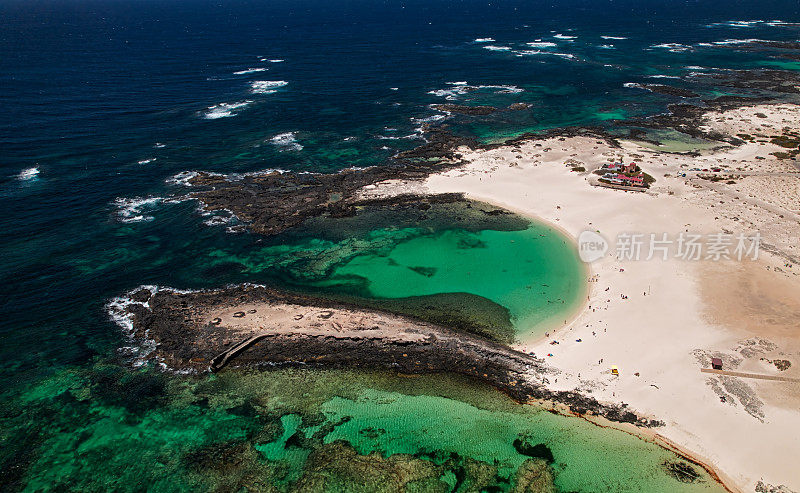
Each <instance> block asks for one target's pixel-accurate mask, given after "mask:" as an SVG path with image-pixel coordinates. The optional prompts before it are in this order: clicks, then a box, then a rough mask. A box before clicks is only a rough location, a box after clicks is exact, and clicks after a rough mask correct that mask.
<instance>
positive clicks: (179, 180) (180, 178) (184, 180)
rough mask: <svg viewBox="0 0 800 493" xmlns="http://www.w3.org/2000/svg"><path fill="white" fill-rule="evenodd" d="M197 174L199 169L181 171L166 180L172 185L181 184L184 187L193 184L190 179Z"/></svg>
mask: <svg viewBox="0 0 800 493" xmlns="http://www.w3.org/2000/svg"><path fill="white" fill-rule="evenodd" d="M196 176H197V171H181V172H180V173H178V174H176V175H174V176H171V177H169V178H167V179H166V180H165V181H166V183H168V184H170V185H181V186H184V187H190V186H192V185H191V184H190V183H189V180H191V179H192V178H194V177H196Z"/></svg>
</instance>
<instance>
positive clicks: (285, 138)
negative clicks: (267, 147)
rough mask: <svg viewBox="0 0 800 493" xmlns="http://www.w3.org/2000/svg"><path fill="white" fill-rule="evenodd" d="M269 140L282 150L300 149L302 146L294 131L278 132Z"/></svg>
mask: <svg viewBox="0 0 800 493" xmlns="http://www.w3.org/2000/svg"><path fill="white" fill-rule="evenodd" d="M269 141H270V142H271V143H272V144H273V145H275V146H276V147H279V148H280V149H281V150H282V151H302V150H303V146H302V145H301V144H300V143H299V142H297V134H296V133H295V132H285V133H282V134H278V135H276V136H274V137H272V138H271V139H269Z"/></svg>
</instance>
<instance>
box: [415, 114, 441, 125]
mask: <svg viewBox="0 0 800 493" xmlns="http://www.w3.org/2000/svg"><path fill="white" fill-rule="evenodd" d="M445 118H447V117H446V116H445V115H431V116H426V117H422V118H412V119H411V121H412V122H414V123H423V124H424V123H434V122H438V121H441V120H444V119H445Z"/></svg>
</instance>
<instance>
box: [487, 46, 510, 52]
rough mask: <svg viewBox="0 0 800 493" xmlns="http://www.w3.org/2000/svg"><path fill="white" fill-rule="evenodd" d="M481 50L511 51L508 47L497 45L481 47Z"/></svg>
mask: <svg viewBox="0 0 800 493" xmlns="http://www.w3.org/2000/svg"><path fill="white" fill-rule="evenodd" d="M483 49H484V50H489V51H511V47H510V46H497V45H486V46H484V47H483Z"/></svg>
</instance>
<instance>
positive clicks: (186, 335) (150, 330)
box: [124, 285, 661, 453]
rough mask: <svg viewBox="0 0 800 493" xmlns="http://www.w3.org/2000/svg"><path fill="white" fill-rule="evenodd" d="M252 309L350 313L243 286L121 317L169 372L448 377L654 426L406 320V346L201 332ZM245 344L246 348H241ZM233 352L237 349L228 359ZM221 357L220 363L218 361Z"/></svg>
mask: <svg viewBox="0 0 800 493" xmlns="http://www.w3.org/2000/svg"><path fill="white" fill-rule="evenodd" d="M257 302H260V303H277V304H284V303H285V304H290V305H299V306H302V307H309V306H311V307H316V308H324V309H327V310H336V309H346V310H358V308H356V307H353V306H349V305H343V304H340V303H336V302H331V301H330V300H323V299H318V298H311V297H309V296H305V295H299V294H292V293H288V292H284V291H278V290H274V289H270V288H266V287H260V286H250V285H243V286H235V287H231V288H227V289H222V290H214V291H202V292H188V293H187V292H174V291H169V290H159V291H158V292H156V293H155V294H154V295H153V296H152V297H151V298H150V301H149V303H148V305H143V304H142V305H139V304H131V305H128V306H127V307H126V308H125V309H124V310H125V313H126V314H127V315H128V316H130V319H131V321H132V323H133V328H134V330H133V337H134V339H139V340H149V341H151V342H152V343H154V344H155V348H156V349H155V350H154V352H153V353H152V354H151V355H150V357H151V358H157V359H158V360H159V361H161V362H163V363H165V364H166V365H168V366H169V367H170V368H172V369H173V370H195V371H207V370H208V369H209V368H210V366H214V365H216V366H217V367H219V365H217V363H213V362H215V361H216V362H218V361H223V362H224V363H227V364H235V365H252V366H261V365H270V366H274V365H305V366H317V367H325V368H368V369H384V370H391V371H394V372H398V373H407V374H420V373H435V372H452V373H459V374H462V375H466V376H468V377H471V378H474V379H477V380H480V381H484V382H487V383H489V384H491V385H493V386H494V387H496V388H498V389H500V390H502V391H503V392H505V393H506V394H508V395H509V396H511V397H512V398H514V399H516V400H518V401H521V402H524V401H529V400H531V399H541V400H548V401H553V402H559V403H563V404H566V405H567V406H569V407H570V409H571V410H572V411H573V412H575V413H578V414H586V413H594V414H600V415H603V416H605V417H606V418H608V419H609V420H612V421H618V422H628V423H635V424H637V425H640V426H658V425H660V424H661V423H660V422H658V421H652V420H648V419H646V418H642V417H640V416H638V415H636V414H635V413H633V412H631V411H629V410H627V409H626V406H625V405H622V406H609V405H605V404H601V403H599V402H598V401H597V400H595V399H594V398H592V397H589V396H586V395H582V394H579V393H577V392H564V391H559V392H553V391H550V390H548V389H547V388H546V387H544V386H542V385H541V384H540V383H539V380H538V379H540V378H541V376H540V375H543V374H546V373H548V372H549V371H551V370H548V369H547V367H545V365H544V361H543V360H541V359H537V358H535V357H534V356H531V355H528V354H525V353H521V352H518V351H514V350H512V349H510V348H509V347H507V346H505V345H503V344H499V343H496V342H492V341H490V340H488V339H485V338H483V337H480V336H477V335H473V334H468V333H459V332H455V331H453V330H450V329H447V328H444V327H441V326H438V325H435V324H431V323H427V322H422V321H419V320H415V319H412V318H407V319H405V322H403V324H404V326H403V327H402V328H400V329H399V330H400V332H401V333H403V331H406V332H408V333H410V334H417V335H418V336H415V337H411V338H402V337H396V336H375V334H374V333H370V334H369V335H367V336H364V337H356V336H353V335H352V334H348V335H345V336H337V335H336V334H335V333H326V334H317V333H307V332H302V331H299V332H298V331H293V332H290V333H287V332H269V331H261V332H257V333H258V334H259V335H258V336H257V337H255V338H254V337H252V335H253V333H249V334H243V333H241V332H239V331H237V330H233V329H230V328H227V327H225V326H224V324H223V325H214V324H206V325H203V323H202V322H201V320H203V317H204V314H207V313H208V312H209V309H215V308H219V307H229V308H233V309H235V308H236V307H238V306H241V305H243V304H248V303H257ZM360 311H361V312H363V313H365V314H366V313H369V312H367V311H365V310H360ZM259 312H260V311H259ZM405 324H407V327H406V326H405ZM419 335H421V336H422V337H419ZM256 339H257V340H256ZM246 340H247V341H251V342H250V343H248V344H247V345H245V346H242V343H243V342H244V341H246ZM234 347H240V348H242V349H240V350H237V351H235V352H231V351H230V350H231V349H232V348H234ZM223 354H224V355H227V356H226V357H225V358H220V356H222V355H223ZM224 363H223V364H224ZM526 450H527V449H526ZM531 451H532V453H533V452H535V451H534V450H533V449H531Z"/></svg>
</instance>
